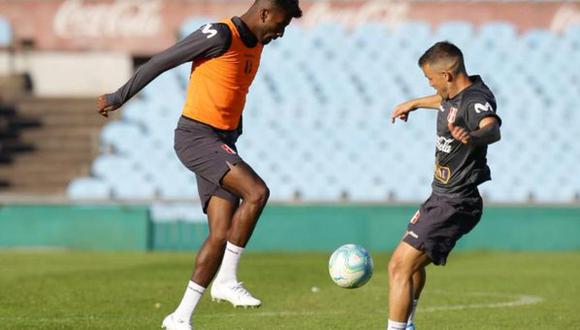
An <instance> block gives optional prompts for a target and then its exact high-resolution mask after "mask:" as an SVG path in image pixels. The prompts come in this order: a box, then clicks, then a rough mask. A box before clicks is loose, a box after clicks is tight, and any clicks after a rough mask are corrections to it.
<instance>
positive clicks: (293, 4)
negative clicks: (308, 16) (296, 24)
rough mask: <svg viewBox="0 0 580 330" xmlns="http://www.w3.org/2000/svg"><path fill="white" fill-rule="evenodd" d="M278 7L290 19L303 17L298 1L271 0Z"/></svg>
mask: <svg viewBox="0 0 580 330" xmlns="http://www.w3.org/2000/svg"><path fill="white" fill-rule="evenodd" d="M271 1H272V2H273V3H274V5H276V7H278V8H281V9H282V10H284V11H285V12H286V13H287V14H288V15H290V17H294V18H299V17H302V9H300V5H299V4H298V0H271Z"/></svg>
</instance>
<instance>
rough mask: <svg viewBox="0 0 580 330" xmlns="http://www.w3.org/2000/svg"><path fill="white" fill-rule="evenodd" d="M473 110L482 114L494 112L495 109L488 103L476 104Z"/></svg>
mask: <svg viewBox="0 0 580 330" xmlns="http://www.w3.org/2000/svg"><path fill="white" fill-rule="evenodd" d="M473 108H474V109H475V112H476V113H482V112H487V111H489V112H493V107H492V106H491V104H489V102H486V103H485V104H481V103H476V104H475V105H474V106H473Z"/></svg>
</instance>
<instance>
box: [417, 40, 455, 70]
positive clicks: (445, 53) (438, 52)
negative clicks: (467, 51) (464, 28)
mask: <svg viewBox="0 0 580 330" xmlns="http://www.w3.org/2000/svg"><path fill="white" fill-rule="evenodd" d="M442 61H447V62H453V63H454V64H453V66H452V67H451V68H450V69H451V72H452V73H454V74H457V73H465V72H466V71H465V62H464V60H463V53H462V52H461V50H460V49H459V47H457V46H455V45H454V44H452V43H450V42H449V41H440V42H438V43H436V44H435V45H433V46H431V48H429V49H427V51H425V53H424V54H423V55H421V57H420V58H419V66H420V67H423V66H424V65H425V64H431V65H433V64H436V63H439V62H442Z"/></svg>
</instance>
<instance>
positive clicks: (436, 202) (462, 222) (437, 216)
mask: <svg viewBox="0 0 580 330" xmlns="http://www.w3.org/2000/svg"><path fill="white" fill-rule="evenodd" d="M482 210H483V202H482V200H481V196H480V195H479V192H478V191H477V189H475V190H474V191H473V192H472V193H471V194H470V195H469V196H467V197H463V198H448V197H444V196H438V195H436V194H434V193H432V194H431V196H430V197H429V198H428V199H427V200H426V201H425V203H423V204H422V205H421V207H420V208H419V211H417V213H415V215H414V216H413V218H411V221H409V225H408V227H407V233H406V234H405V236H404V237H403V241H404V242H407V243H409V244H410V245H412V246H413V247H415V248H416V249H418V250H421V251H425V253H427V255H428V256H429V258H430V259H431V260H432V261H433V263H434V264H436V265H445V262H446V261H447V256H448V255H449V253H450V252H451V250H452V249H453V247H454V246H455V243H456V242H457V241H458V240H459V239H460V238H461V236H463V235H465V234H467V233H469V232H470V231H471V230H472V229H473V228H474V227H475V225H477V223H478V222H479V219H480V218H481V214H482Z"/></svg>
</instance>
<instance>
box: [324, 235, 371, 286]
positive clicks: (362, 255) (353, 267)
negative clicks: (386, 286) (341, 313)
mask: <svg viewBox="0 0 580 330" xmlns="http://www.w3.org/2000/svg"><path fill="white" fill-rule="evenodd" d="M373 268H374V264H373V259H372V258H371V256H370V254H369V252H368V251H367V250H366V249H365V248H364V247H362V246H360V245H357V244H345V245H343V246H341V247H339V248H338V249H336V250H335V251H334V253H332V255H331V256H330V260H329V262H328V272H329V273H330V278H332V280H333V281H334V283H336V284H337V285H338V286H340V287H343V288H347V289H354V288H358V287H361V286H363V285H364V284H365V283H366V282H368V281H369V280H370V278H371V275H373Z"/></svg>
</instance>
